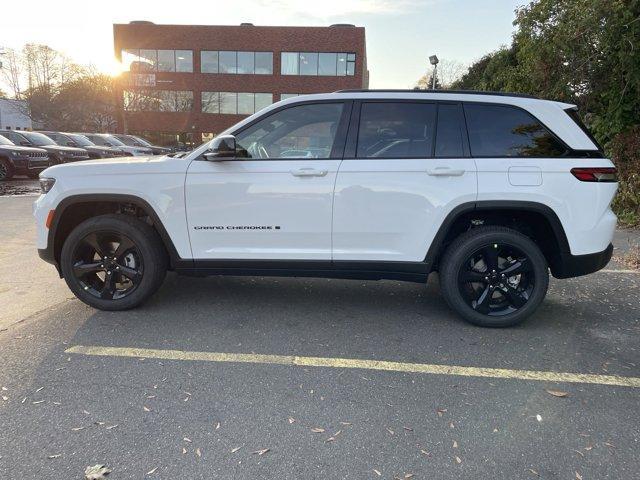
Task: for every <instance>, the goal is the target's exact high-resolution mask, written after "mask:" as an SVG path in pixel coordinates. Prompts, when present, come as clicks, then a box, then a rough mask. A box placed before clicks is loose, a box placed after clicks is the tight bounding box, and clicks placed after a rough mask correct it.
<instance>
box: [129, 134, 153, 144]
mask: <svg viewBox="0 0 640 480" xmlns="http://www.w3.org/2000/svg"><path fill="white" fill-rule="evenodd" d="M131 137H133V138H135V139H136V140H137V141H138V142H140V145H142V146H143V147H150V146H151V144H150V143H149V142H147V141H146V140H145V139H144V138H141V137H136V136H135V135H131Z"/></svg>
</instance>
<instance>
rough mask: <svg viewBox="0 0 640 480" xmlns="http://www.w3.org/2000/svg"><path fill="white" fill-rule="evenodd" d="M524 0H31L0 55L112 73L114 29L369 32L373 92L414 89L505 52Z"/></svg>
mask: <svg viewBox="0 0 640 480" xmlns="http://www.w3.org/2000/svg"><path fill="white" fill-rule="evenodd" d="M525 3H527V0H225V1H223V0H208V1H198V0H180V1H179V2H168V1H162V0H128V1H122V0H111V1H109V2H104V3H102V5H101V6H98V5H99V4H98V3H97V2H87V1H86V0H84V1H76V0H67V1H65V0H57V1H50V0H48V1H47V0H29V2H28V5H24V6H22V7H19V8H12V7H8V8H4V9H3V13H4V14H8V15H7V18H5V19H4V21H3V22H2V23H3V25H2V29H0V48H3V47H4V48H21V47H22V46H23V45H24V44H25V43H43V44H46V45H49V46H50V47H52V48H54V49H56V50H59V51H61V52H63V53H65V54H66V55H67V56H69V57H70V58H71V59H73V60H74V61H76V62H78V63H81V64H84V65H89V64H91V65H93V66H95V67H96V68H97V69H98V70H99V71H102V72H105V73H115V72H116V71H117V69H118V65H117V63H116V61H115V59H114V55H113V29H112V25H113V24H114V23H128V22H130V21H132V20H150V21H152V22H155V23H172V24H199V25H238V24H240V23H241V22H251V23H254V24H255V25H286V26H293V25H299V26H324V25H330V24H332V23H352V24H355V25H357V26H363V27H365V28H366V37H367V60H368V66H369V71H370V85H369V86H370V88H411V87H413V86H414V85H415V82H416V81H417V80H418V78H420V77H421V76H422V75H423V74H424V73H425V72H427V70H429V69H430V67H429V66H428V57H429V55H433V54H436V55H438V57H439V58H440V59H441V60H442V59H446V60H449V61H451V62H457V63H461V64H463V65H469V64H470V63H472V62H473V61H474V60H476V59H478V58H480V57H481V56H482V55H484V54H485V53H488V52H490V51H492V50H495V49H497V48H499V47H500V46H501V45H507V44H509V43H510V41H511V35H512V33H513V30H514V27H513V24H512V22H513V19H514V17H515V15H514V10H515V9H516V8H517V7H518V6H520V5H522V4H525Z"/></svg>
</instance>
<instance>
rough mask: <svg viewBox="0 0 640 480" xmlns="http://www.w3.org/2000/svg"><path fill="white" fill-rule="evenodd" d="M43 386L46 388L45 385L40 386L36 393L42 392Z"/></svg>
mask: <svg viewBox="0 0 640 480" xmlns="http://www.w3.org/2000/svg"><path fill="white" fill-rule="evenodd" d="M43 388H44V387H40V388H39V389H37V390H36V392H35V393H38V392H41V391H42V389H43Z"/></svg>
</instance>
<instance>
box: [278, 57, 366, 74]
mask: <svg viewBox="0 0 640 480" xmlns="http://www.w3.org/2000/svg"><path fill="white" fill-rule="evenodd" d="M280 55H281V56H280V59H281V69H280V73H281V74H282V75H309V76H316V75H319V76H326V77H335V76H339V77H344V76H345V75H346V76H354V75H355V74H356V54H355V53H329V52H321V53H318V52H282V53H281V54H280Z"/></svg>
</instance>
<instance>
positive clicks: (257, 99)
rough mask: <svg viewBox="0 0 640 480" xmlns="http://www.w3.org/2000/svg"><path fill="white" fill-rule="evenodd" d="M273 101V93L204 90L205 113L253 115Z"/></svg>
mask: <svg viewBox="0 0 640 480" xmlns="http://www.w3.org/2000/svg"><path fill="white" fill-rule="evenodd" d="M272 103H273V94H271V93H251V92H239V93H236V92H202V111H203V112H204V113H215V114H228V115H252V114H253V113H255V112H257V111H258V110H261V109H263V108H265V107H267V106H269V105H271V104H272Z"/></svg>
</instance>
